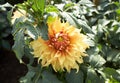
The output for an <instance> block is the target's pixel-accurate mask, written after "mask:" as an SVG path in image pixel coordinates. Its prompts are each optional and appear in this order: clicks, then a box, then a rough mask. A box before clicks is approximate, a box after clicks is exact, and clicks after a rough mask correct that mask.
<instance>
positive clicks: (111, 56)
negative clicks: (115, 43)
mask: <svg viewBox="0 0 120 83" xmlns="http://www.w3.org/2000/svg"><path fill="white" fill-rule="evenodd" d="M119 60H120V51H119V50H116V49H110V50H109V52H108V54H107V61H113V62H117V61H119Z"/></svg>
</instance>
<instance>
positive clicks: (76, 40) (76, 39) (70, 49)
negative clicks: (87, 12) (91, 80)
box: [31, 18, 89, 72]
mask: <svg viewBox="0 0 120 83" xmlns="http://www.w3.org/2000/svg"><path fill="white" fill-rule="evenodd" d="M48 37H49V39H48V40H43V39H42V38H41V37H39V38H38V39H37V40H34V41H33V42H31V46H32V48H33V50H34V51H33V54H34V56H35V57H38V58H39V61H41V64H42V66H49V65H51V66H52V67H53V69H54V70H55V71H56V72H57V71H61V70H62V71H64V70H67V71H68V72H70V70H71V69H76V70H77V72H78V71H79V64H80V63H83V59H82V58H83V56H86V55H87V54H85V51H86V49H87V48H89V45H88V44H87V43H86V42H85V39H87V36H85V35H84V34H81V33H80V29H77V28H75V27H74V26H72V25H70V24H69V23H68V22H66V23H62V22H61V21H60V19H59V18H56V20H54V21H52V22H50V23H48Z"/></svg>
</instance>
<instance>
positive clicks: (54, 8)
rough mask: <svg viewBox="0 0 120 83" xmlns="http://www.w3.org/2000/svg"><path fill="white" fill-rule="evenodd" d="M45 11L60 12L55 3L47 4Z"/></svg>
mask: <svg viewBox="0 0 120 83" xmlns="http://www.w3.org/2000/svg"><path fill="white" fill-rule="evenodd" d="M45 11H46V12H48V13H49V12H56V13H58V12H59V10H58V9H57V7H55V6H53V5H48V6H46V7H45Z"/></svg>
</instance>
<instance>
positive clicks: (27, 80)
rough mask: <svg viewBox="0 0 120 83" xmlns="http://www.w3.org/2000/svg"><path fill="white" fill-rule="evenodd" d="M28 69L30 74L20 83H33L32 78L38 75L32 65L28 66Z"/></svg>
mask: <svg viewBox="0 0 120 83" xmlns="http://www.w3.org/2000/svg"><path fill="white" fill-rule="evenodd" d="M27 68H28V72H27V74H26V75H25V76H24V77H21V78H20V83H33V82H32V78H33V77H34V75H35V73H36V72H35V68H33V67H32V66H30V65H27Z"/></svg>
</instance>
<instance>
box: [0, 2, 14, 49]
mask: <svg viewBox="0 0 120 83" xmlns="http://www.w3.org/2000/svg"><path fill="white" fill-rule="evenodd" d="M11 8H12V5H10V4H9V3H6V4H3V5H0V49H6V50H10V42H9V40H10V39H7V38H8V37H9V36H10V34H11V27H10V24H9V21H8V19H7V13H8V11H9V10H10V9H11Z"/></svg>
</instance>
